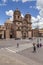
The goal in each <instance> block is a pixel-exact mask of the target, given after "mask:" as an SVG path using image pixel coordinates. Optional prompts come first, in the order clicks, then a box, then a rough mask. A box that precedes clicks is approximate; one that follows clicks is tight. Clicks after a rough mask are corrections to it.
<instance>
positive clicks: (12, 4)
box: [0, 0, 40, 24]
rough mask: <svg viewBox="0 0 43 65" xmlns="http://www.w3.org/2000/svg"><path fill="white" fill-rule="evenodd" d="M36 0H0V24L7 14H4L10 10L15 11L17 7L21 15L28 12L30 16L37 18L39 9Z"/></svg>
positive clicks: (7, 16) (6, 17)
mask: <svg viewBox="0 0 43 65" xmlns="http://www.w3.org/2000/svg"><path fill="white" fill-rule="evenodd" d="M36 3H37V0H0V24H3V23H4V22H5V21H6V20H7V19H8V18H10V17H11V16H9V15H8V14H6V12H7V13H8V12H9V11H10V10H12V11H15V10H16V8H18V9H19V10H20V11H21V13H22V14H23V16H24V15H25V14H26V13H30V14H31V16H32V17H34V18H37V16H39V12H40V10H39V9H38V8H37V7H36Z"/></svg>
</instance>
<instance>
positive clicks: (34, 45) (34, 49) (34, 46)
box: [33, 43, 36, 52]
mask: <svg viewBox="0 0 43 65" xmlns="http://www.w3.org/2000/svg"><path fill="white" fill-rule="evenodd" d="M33 52H36V44H35V43H33Z"/></svg>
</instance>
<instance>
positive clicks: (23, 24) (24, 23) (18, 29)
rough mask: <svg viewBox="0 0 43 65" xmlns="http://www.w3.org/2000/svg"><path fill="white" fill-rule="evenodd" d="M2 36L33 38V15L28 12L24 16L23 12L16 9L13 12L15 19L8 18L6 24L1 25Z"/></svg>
mask: <svg viewBox="0 0 43 65" xmlns="http://www.w3.org/2000/svg"><path fill="white" fill-rule="evenodd" d="M0 38H5V39H9V38H15V39H21V38H23V39H26V38H32V23H31V15H30V14H26V15H25V16H24V17H22V16H21V12H20V11H19V10H18V9H16V10H15V11H14V13H13V21H10V19H8V20H7V21H6V22H5V23H4V25H0Z"/></svg>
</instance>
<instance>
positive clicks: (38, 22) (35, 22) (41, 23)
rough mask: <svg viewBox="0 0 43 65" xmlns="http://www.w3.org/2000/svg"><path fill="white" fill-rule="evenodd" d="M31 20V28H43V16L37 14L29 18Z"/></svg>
mask: <svg viewBox="0 0 43 65" xmlns="http://www.w3.org/2000/svg"><path fill="white" fill-rule="evenodd" d="M31 22H32V28H37V26H38V27H39V28H43V18H42V17H41V16H39V15H37V17H36V18H35V17H33V16H32V18H31Z"/></svg>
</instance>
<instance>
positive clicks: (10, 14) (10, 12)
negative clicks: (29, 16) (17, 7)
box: [5, 10, 13, 21]
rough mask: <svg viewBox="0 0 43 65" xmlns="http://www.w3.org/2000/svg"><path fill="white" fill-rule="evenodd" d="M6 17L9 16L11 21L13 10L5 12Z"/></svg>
mask: <svg viewBox="0 0 43 65" xmlns="http://www.w3.org/2000/svg"><path fill="white" fill-rule="evenodd" d="M5 13H6V15H7V16H11V17H10V20H11V21H13V10H9V11H6V12H5Z"/></svg>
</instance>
